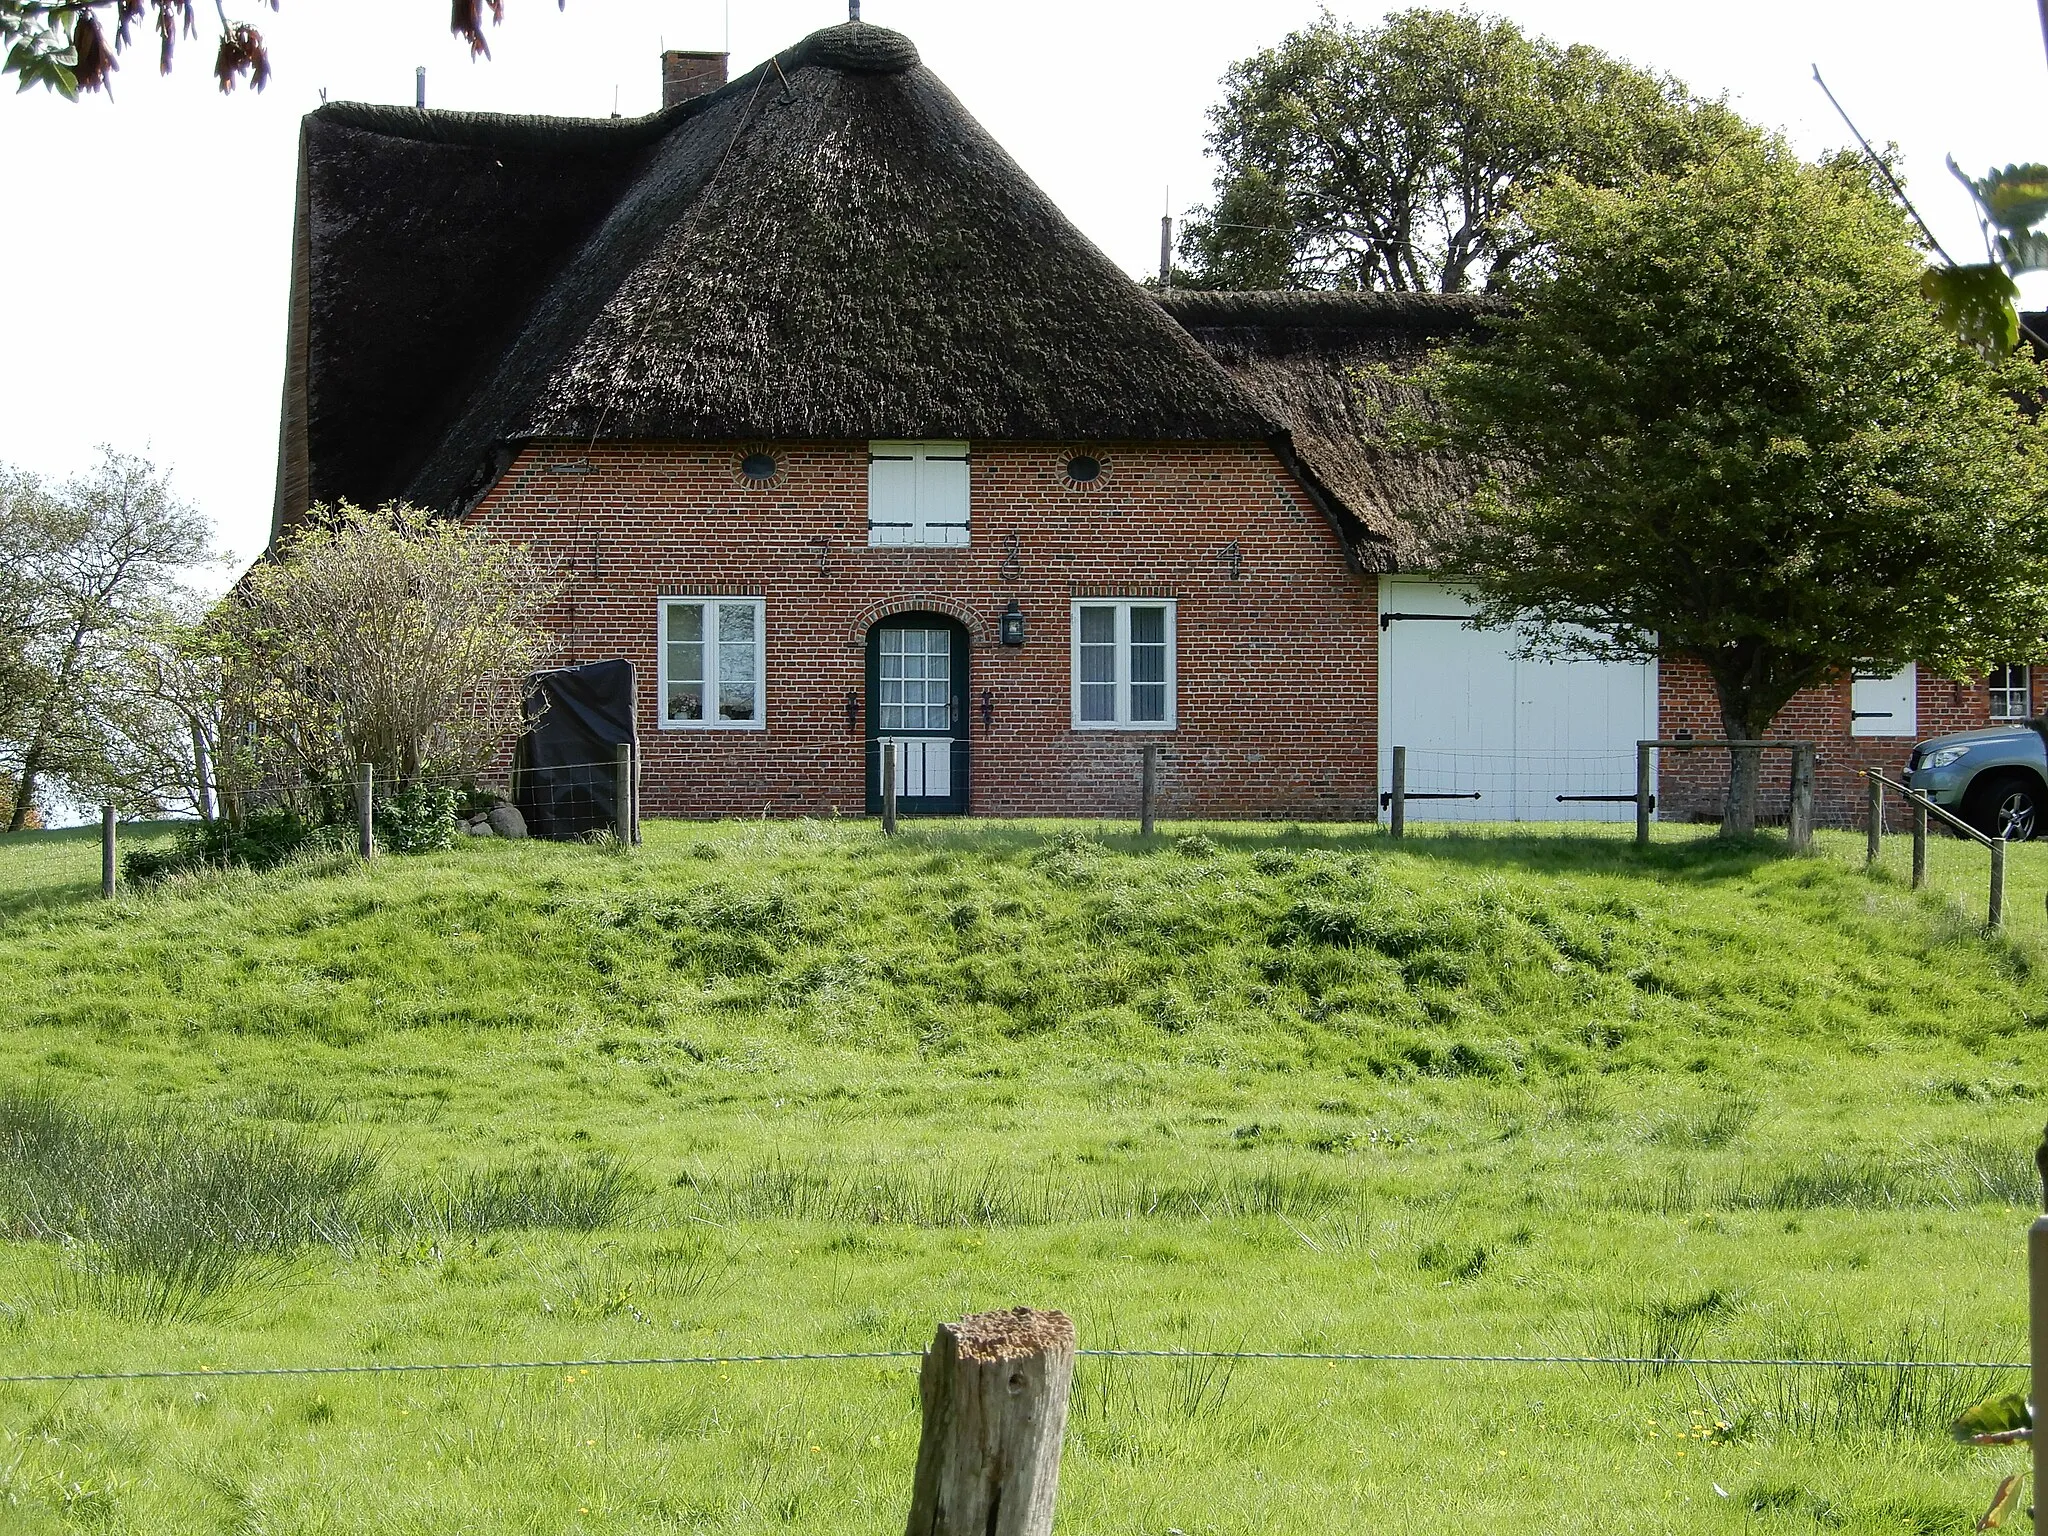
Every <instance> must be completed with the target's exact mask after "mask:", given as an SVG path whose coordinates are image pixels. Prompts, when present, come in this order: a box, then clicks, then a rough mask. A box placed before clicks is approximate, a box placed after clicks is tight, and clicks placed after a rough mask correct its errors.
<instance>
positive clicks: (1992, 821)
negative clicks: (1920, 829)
mask: <svg viewBox="0 0 2048 1536" xmlns="http://www.w3.org/2000/svg"><path fill="white" fill-rule="evenodd" d="M1906 783H1907V784H1908V785H1909V786H1910V787H1912V788H1914V789H1917V790H1919V791H1920V792H1921V793H1922V794H1924V795H1925V796H1927V798H1928V799H1930V800H1932V801H1933V802H1934V803H1935V804H1936V805H1938V806H1941V807H1942V808H1943V809H1945V810H1950V811H1954V812H1955V813H1956V814H1957V815H1959V816H1961V817H1962V818H1963V820H1965V821H1967V822H1969V823H1970V825H1971V826H1973V827H1975V828H1976V829H1977V830H1978V831H1980V832H1982V833H1983V834H1984V835H1985V836H1986V837H2003V838H2008V839H2010V840H2011V841H2013V842H2016V843H2023V842H2025V841H2027V840H2028V839H2029V838H2031V837H2033V836H2034V835H2035V834H2036V833H2037V832H2038V831H2040V830H2041V828H2042V826H2043V817H2044V816H2048V719H2034V720H2021V721H2015V722H2013V723H2012V724H2011V725H1994V726H1990V727H1987V728H1986V729H1984V730H1981V731H1958V732H1957V733H1956V734H1955V735H1953V736H1936V737H1935V738H1933V739H1932V740H1931V741H1923V742H1921V743H1920V744H1919V745H1918V746H1917V747H1915V748H1914V749H1913V757H1912V760H1911V761H1910V762H1909V763H1908V764H1907V765H1906Z"/></svg>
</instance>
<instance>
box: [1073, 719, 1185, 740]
mask: <svg viewBox="0 0 2048 1536" xmlns="http://www.w3.org/2000/svg"><path fill="white" fill-rule="evenodd" d="M1073 729H1075V730H1077V731H1120V732H1122V733H1123V734H1124V735H1127V736H1128V735H1146V734H1150V735H1153V736H1170V735H1172V734H1173V732H1174V730H1175V729H1176V726H1175V724H1174V722H1173V721H1171V720H1165V721H1160V720H1147V721H1143V722H1132V723H1130V724H1125V723H1122V722H1120V721H1115V720H1076V721H1075V722H1074V724H1073Z"/></svg>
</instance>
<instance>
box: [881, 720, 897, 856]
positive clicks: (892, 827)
mask: <svg viewBox="0 0 2048 1536" xmlns="http://www.w3.org/2000/svg"><path fill="white" fill-rule="evenodd" d="M882 831H883V832H884V833H885V834H886V835H888V836H890V837H894V836H895V835H896V743H895V742H893V741H885V742H883V743H882Z"/></svg>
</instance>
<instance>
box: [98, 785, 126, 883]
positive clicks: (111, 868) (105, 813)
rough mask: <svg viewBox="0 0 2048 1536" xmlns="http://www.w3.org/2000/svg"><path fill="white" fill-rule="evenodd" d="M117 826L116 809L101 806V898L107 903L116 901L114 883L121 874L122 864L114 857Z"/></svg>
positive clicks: (109, 806)
mask: <svg viewBox="0 0 2048 1536" xmlns="http://www.w3.org/2000/svg"><path fill="white" fill-rule="evenodd" d="M117 825H118V823H117V822H116V821H115V820H114V808H113V807H112V806H111V805H103V806H101V807H100V896H101V897H102V898H103V899H105V900H107V901H112V900H113V899H114V882H115V881H116V880H117V879H118V878H119V876H120V873H121V866H120V863H119V862H118V861H117V860H116V858H115V856H114V837H115V831H114V829H115V827H116V826H117Z"/></svg>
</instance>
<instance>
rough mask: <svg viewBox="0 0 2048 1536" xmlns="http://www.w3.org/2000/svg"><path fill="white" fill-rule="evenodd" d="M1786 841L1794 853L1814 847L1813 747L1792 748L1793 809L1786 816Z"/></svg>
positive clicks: (1803, 851)
mask: <svg viewBox="0 0 2048 1536" xmlns="http://www.w3.org/2000/svg"><path fill="white" fill-rule="evenodd" d="M1785 841H1786V843H1787V844H1789V845H1790V847H1791V849H1792V851H1793V852H1794V853H1805V852H1806V851H1807V850H1808V849H1810V848H1812V847H1813V748H1812V747H1810V746H1803V745H1802V746H1795V747H1794V748H1793V749H1792V810H1791V814H1790V815H1789V816H1788V817H1786V822H1785Z"/></svg>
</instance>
